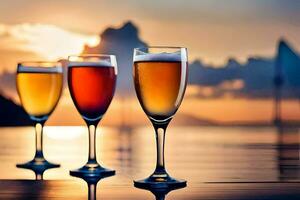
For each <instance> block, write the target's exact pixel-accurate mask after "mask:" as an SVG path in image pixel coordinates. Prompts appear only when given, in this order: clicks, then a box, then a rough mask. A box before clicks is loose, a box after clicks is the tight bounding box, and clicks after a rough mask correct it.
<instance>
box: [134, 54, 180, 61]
mask: <svg viewBox="0 0 300 200" xmlns="http://www.w3.org/2000/svg"><path fill="white" fill-rule="evenodd" d="M141 61H150V62H151V61H162V62H182V61H183V62H185V59H184V60H182V58H181V55H180V54H178V53H155V54H154V53H153V54H151V53H149V54H145V55H137V56H135V57H134V62H141Z"/></svg>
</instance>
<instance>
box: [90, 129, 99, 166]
mask: <svg viewBox="0 0 300 200" xmlns="http://www.w3.org/2000/svg"><path fill="white" fill-rule="evenodd" d="M88 127H89V160H88V164H97V158H96V127H95V126H94V125H89V126H88Z"/></svg>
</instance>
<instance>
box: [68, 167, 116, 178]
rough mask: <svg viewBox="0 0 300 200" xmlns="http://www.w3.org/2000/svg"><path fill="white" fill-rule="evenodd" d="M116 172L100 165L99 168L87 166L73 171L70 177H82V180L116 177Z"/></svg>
mask: <svg viewBox="0 0 300 200" xmlns="http://www.w3.org/2000/svg"><path fill="white" fill-rule="evenodd" d="M115 174H116V171H115V170H111V169H106V168H103V167H101V166H100V165H97V166H89V165H85V166H83V167H81V168H79V169H75V170H71V171H70V175H71V176H76V177H81V178H97V177H99V178H101V177H107V176H112V175H115Z"/></svg>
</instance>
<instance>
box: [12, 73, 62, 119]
mask: <svg viewBox="0 0 300 200" xmlns="http://www.w3.org/2000/svg"><path fill="white" fill-rule="evenodd" d="M62 83H63V75H62V73H54V72H18V73H17V90H18V93H19V97H20V100H21V103H22V105H23V108H24V109H25V110H26V112H27V113H28V114H29V115H30V116H31V117H32V118H33V119H36V120H40V119H43V120H46V118H47V117H48V116H49V115H50V113H51V112H52V111H53V110H54V108H55V106H56V104H57V103H58V100H59V98H60V95H61V90H62Z"/></svg>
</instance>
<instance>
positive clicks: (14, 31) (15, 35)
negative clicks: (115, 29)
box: [0, 23, 100, 60]
mask: <svg viewBox="0 0 300 200" xmlns="http://www.w3.org/2000/svg"><path fill="white" fill-rule="evenodd" d="M3 34H5V35H6V36H7V37H5V38H4V39H3V38H2V40H1V41H0V44H1V47H0V48H1V49H3V48H5V49H15V50H23V51H29V52H33V53H35V54H37V55H39V56H41V57H43V58H45V59H48V60H58V59H61V58H66V57H67V56H68V55H70V54H80V53H81V52H82V50H83V48H84V45H85V44H88V45H90V46H94V45H96V44H98V43H99V40H100V39H99V36H98V35H88V34H81V33H76V32H71V31H68V30H65V29H63V28H60V27H58V26H54V25H47V24H29V23H24V24H17V25H4V24H1V26H0V35H3Z"/></svg>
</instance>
